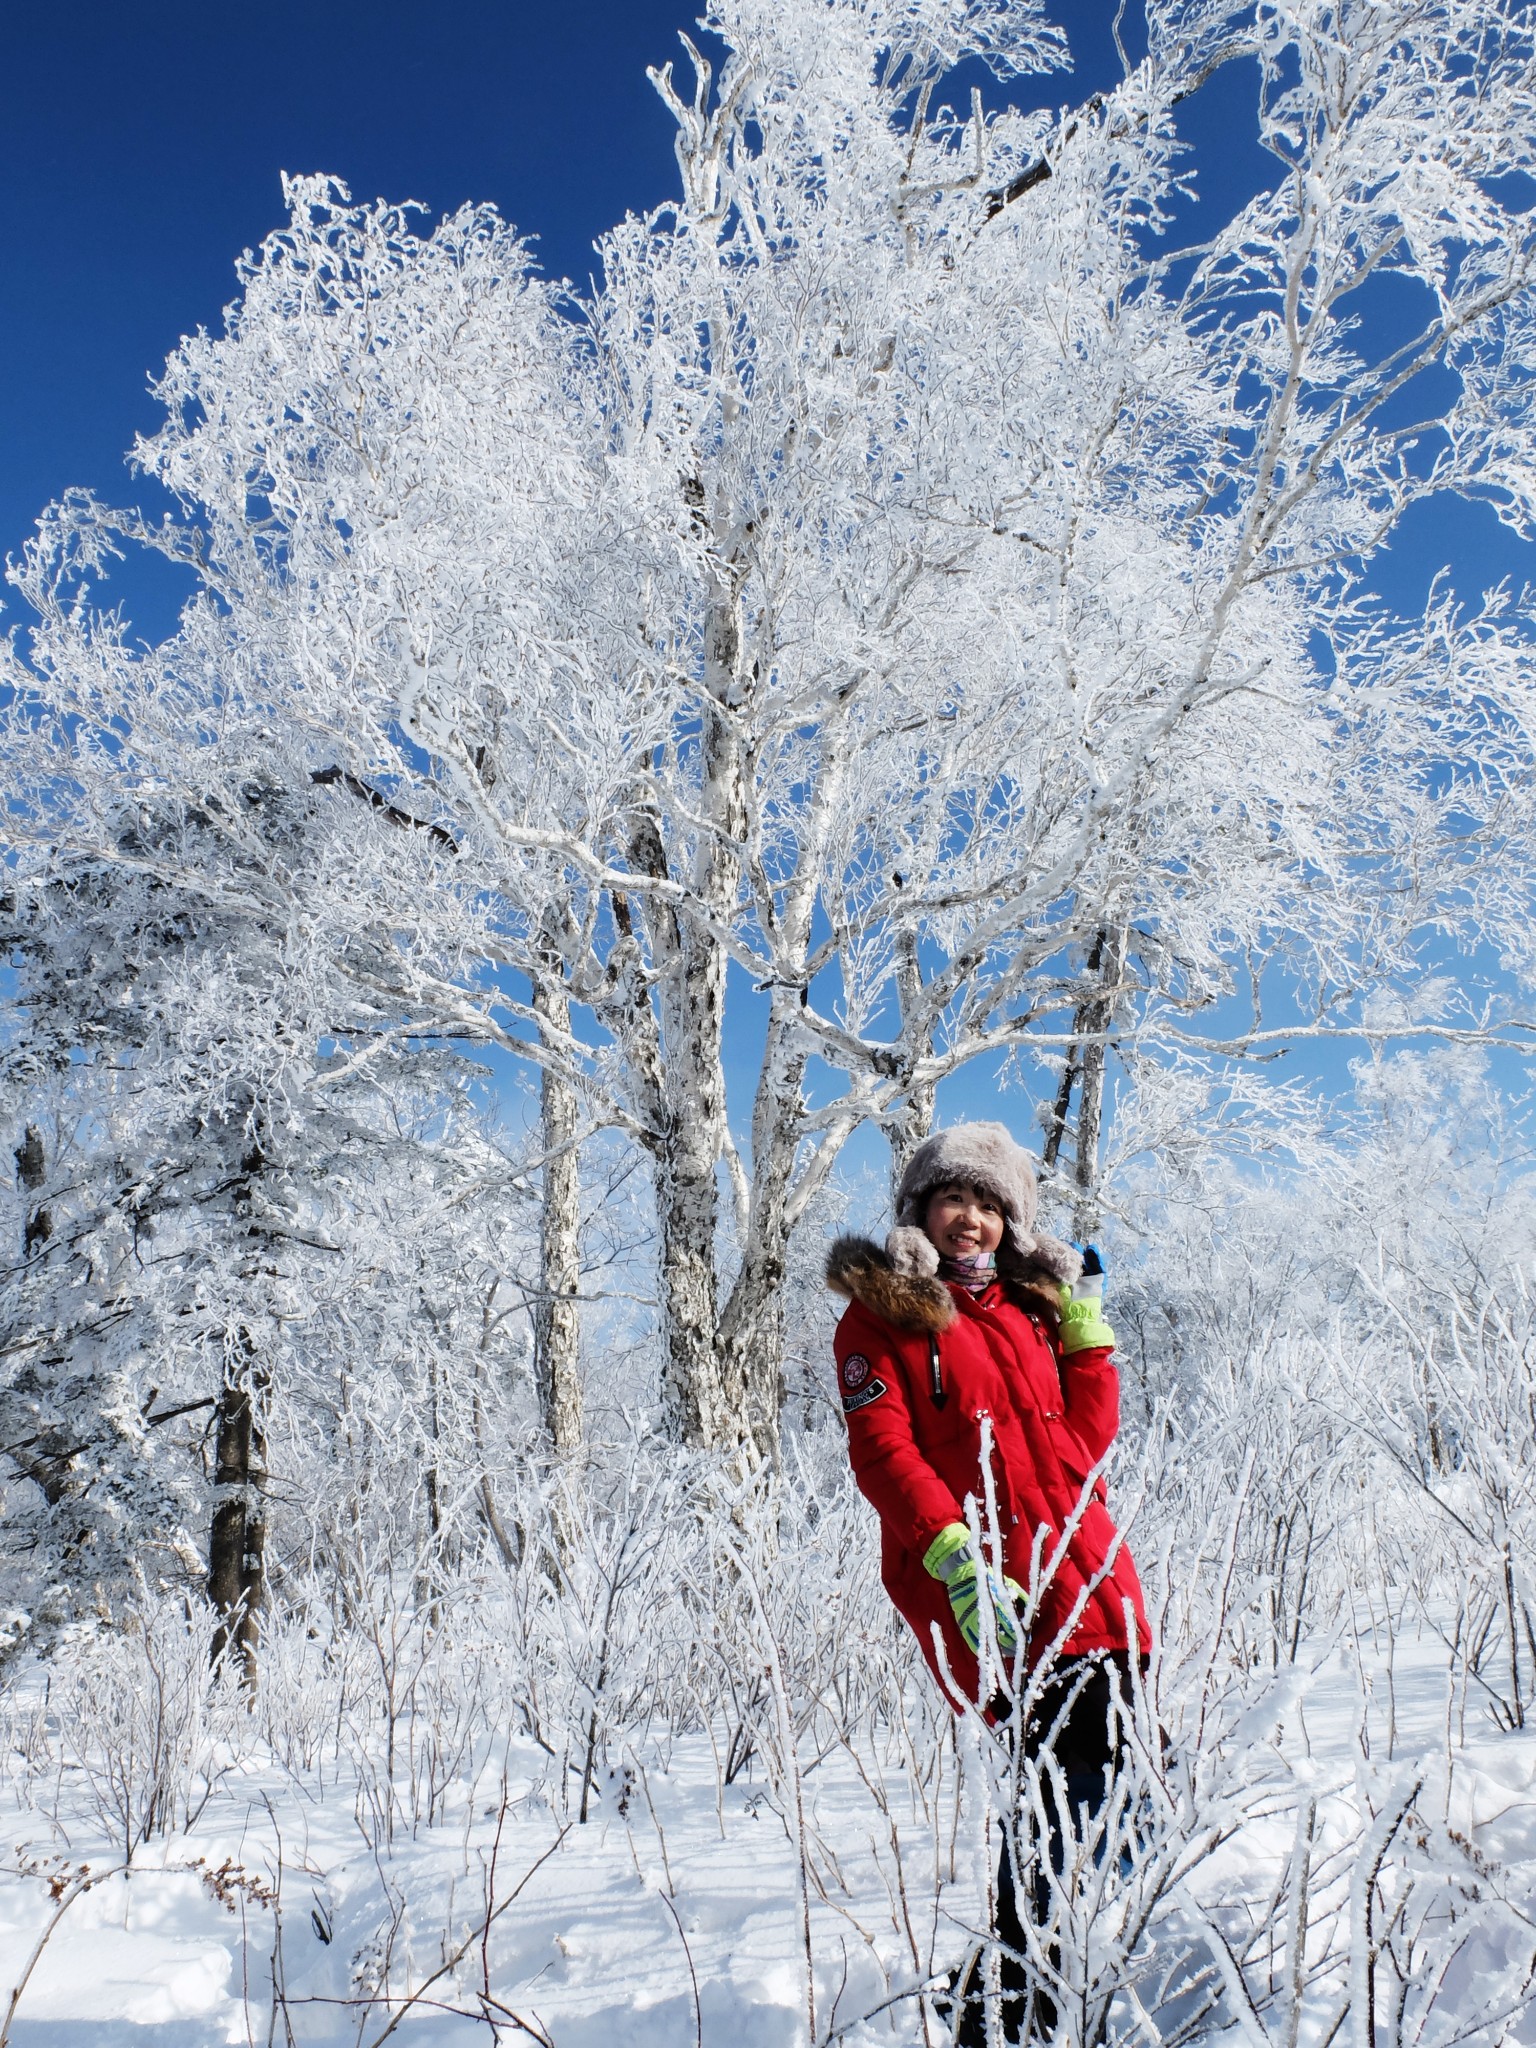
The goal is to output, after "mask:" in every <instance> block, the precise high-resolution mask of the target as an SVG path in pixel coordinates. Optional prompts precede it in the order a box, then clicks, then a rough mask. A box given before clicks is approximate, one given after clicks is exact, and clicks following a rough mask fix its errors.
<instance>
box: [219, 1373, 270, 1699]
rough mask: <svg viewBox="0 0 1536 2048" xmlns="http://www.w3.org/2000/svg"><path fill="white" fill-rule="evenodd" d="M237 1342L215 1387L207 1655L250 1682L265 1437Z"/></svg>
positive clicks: (262, 1551)
mask: <svg viewBox="0 0 1536 2048" xmlns="http://www.w3.org/2000/svg"><path fill="white" fill-rule="evenodd" d="M243 1349H244V1352H245V1365H244V1368H243V1369H241V1368H239V1367H231V1369H230V1370H228V1371H227V1372H226V1374H225V1378H224V1384H223V1387H222V1388H221V1390H220V1393H219V1405H218V1433H217V1436H216V1438H215V1441H214V1472H213V1481H214V1506H213V1527H212V1530H211V1532H210V1535H209V1541H208V1597H209V1599H210V1600H211V1601H212V1602H213V1605H214V1608H215V1610H216V1611H217V1613H218V1616H219V1623H218V1626H217V1628H216V1629H215V1630H214V1634H213V1656H214V1661H215V1662H218V1660H219V1659H221V1658H223V1657H226V1656H227V1657H230V1658H231V1659H233V1660H235V1661H237V1662H238V1664H239V1667H240V1672H241V1677H242V1679H243V1681H244V1683H245V1684H246V1685H247V1686H248V1687H251V1688H254V1686H255V1684H256V1653H257V1644H258V1641H259V1638H260V1628H261V1610H262V1606H263V1604H264V1601H265V1596H266V1546H267V1514H266V1500H265V1495H266V1485H267V1474H266V1437H265V1433H264V1431H263V1429H262V1426H261V1420H260V1416H259V1413H258V1408H257V1402H258V1399H259V1395H260V1384H259V1375H258V1374H257V1373H256V1371H255V1369H254V1361H253V1360H252V1358H251V1354H250V1345H249V1340H246V1342H245V1344H244V1346H243Z"/></svg>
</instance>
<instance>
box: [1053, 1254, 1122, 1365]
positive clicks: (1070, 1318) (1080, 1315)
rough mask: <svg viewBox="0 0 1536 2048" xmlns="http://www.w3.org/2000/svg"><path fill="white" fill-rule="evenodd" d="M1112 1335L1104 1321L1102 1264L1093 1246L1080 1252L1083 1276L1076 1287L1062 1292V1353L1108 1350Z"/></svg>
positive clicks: (1111, 1346) (1112, 1338) (1067, 1288)
mask: <svg viewBox="0 0 1536 2048" xmlns="http://www.w3.org/2000/svg"><path fill="white" fill-rule="evenodd" d="M1114 1341H1115V1333H1114V1331H1113V1330H1112V1329H1111V1328H1110V1327H1109V1325H1108V1323H1106V1322H1105V1320H1104V1264H1103V1261H1102V1260H1101V1259H1100V1257H1099V1254H1098V1249H1097V1247H1096V1246H1094V1245H1089V1246H1087V1247H1086V1249H1085V1250H1084V1253H1083V1277H1082V1279H1081V1280H1079V1281H1078V1283H1077V1285H1076V1286H1075V1287H1063V1288H1062V1290H1061V1354H1062V1357H1063V1358H1070V1357H1071V1356H1072V1354H1073V1352H1074V1351H1108V1350H1110V1349H1112V1348H1113V1346H1114Z"/></svg>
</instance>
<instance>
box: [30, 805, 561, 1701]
mask: <svg viewBox="0 0 1536 2048" xmlns="http://www.w3.org/2000/svg"><path fill="white" fill-rule="evenodd" d="M61 795H62V792H61ZM239 797H240V801H239V804H238V806H237V808H236V809H235V810H234V811H233V812H232V813H225V812H223V811H222V810H221V808H220V806H219V805H218V804H217V803H214V804H211V805H210V806H209V807H208V808H200V809H197V810H192V811H188V810H183V809H178V808H176V807H175V806H173V805H169V804H166V803H163V802H162V803H158V804H150V803H145V804H142V805H141V806H139V807H138V808H137V809H136V810H135V811H133V812H124V813H121V814H119V816H118V817H117V818H116V819H115V820H110V819H109V818H107V817H106V816H103V817H102V818H101V820H100V822H101V825H102V828H103V840H104V843H106V844H108V845H110V848H111V852H112V856H113V857H112V858H111V859H104V858H97V859H89V860H88V859H80V858H76V857H74V856H73V855H70V854H67V853H66V854H63V855H57V856H56V857H55V858H54V859H53V860H52V861H51V862H46V863H39V864H37V865H35V866H33V867H32V868H30V869H28V870H26V871H21V870H18V871H17V872H16V873H15V875H14V887H13V888H12V890H11V891H10V893H8V895H7V898H6V899H5V904H4V922H3V931H4V939H5V943H6V946H7V951H8V954H9V957H10V960H11V963H12V967H13V972H14V976H15V995H16V1002H15V1006H14V1008H13V1011H12V1016H11V1020H10V1029H9V1031H8V1033H7V1036H6V1041H5V1044H4V1046H3V1053H0V1119H3V1125H4V1127H5V1128H6V1129H7V1130H9V1131H11V1132H13V1133H14V1135H15V1144H14V1149H15V1154H16V1167H17V1172H16V1184H15V1192H14V1196H13V1198H12V1200H10V1201H8V1202H7V1203H6V1204H5V1209H6V1211H7V1212H8V1213H7V1215H6V1222H7V1224H8V1225H9V1226H10V1227H9V1228H8V1229H7V1231H6V1237H5V1253H4V1258H5V1286H4V1289H3V1296H0V1298H3V1302H4V1310H3V1317H0V1358H3V1366H0V1453H3V1457H4V1461H5V1463H4V1470H5V1472H6V1476H7V1481H8V1492H9V1494H10V1499H9V1500H8V1504H7V1505H8V1513H7V1517H6V1521H7V1538H8V1541H7V1545H6V1549H7V1552H8V1557H7V1563H8V1565H9V1567H10V1573H9V1585H10V1590H11V1593H12V1596H13V1597H21V1598H24V1599H25V1600H26V1601H27V1602H28V1603H30V1608H31V1610H32V1611H33V1612H34V1613H35V1614H37V1615H38V1616H39V1617H41V1618H42V1619H44V1620H45V1621H47V1620H56V1619H58V1618H60V1617H61V1616H62V1615H64V1614H67V1613H68V1612H69V1611H70V1608H71V1605H72V1604H73V1603H76V1602H78V1600H79V1598H80V1596H81V1593H82V1590H83V1589H86V1588H90V1587H92V1586H95V1587H96V1588H98V1589H99V1594H98V1597H100V1595H102V1594H104V1595H105V1596H107V1597H112V1596H114V1595H115V1594H116V1593H117V1592H118V1591H119V1590H120V1589H121V1588H122V1586H123V1585H124V1584H125V1583H128V1582H131V1581H132V1580H133V1579H134V1578H136V1577H147V1578H148V1580H149V1581H150V1583H151V1584H154V1583H156V1582H158V1583H160V1584H171V1585H187V1586H191V1587H195V1588H197V1589H199V1590H201V1589H203V1588H206V1591H207V1594H208V1597H209V1598H210V1600H211V1602H212V1604H213V1606H214V1607H215V1608H216V1609H217V1610H218V1613H219V1614H220V1616H221V1617H222V1620H221V1623H220V1628H219V1632H218V1638H217V1640H216V1645H215V1647H216V1648H223V1647H224V1646H225V1645H226V1643H228V1644H232V1645H236V1646H238V1648H239V1651H240V1653H241V1655H242V1657H243V1659H244V1661H245V1662H246V1664H247V1666H248V1667H249V1666H250V1665H251V1664H252V1662H253V1659H254V1654H255V1644H256V1637H257V1629H258V1623H259V1616H260V1612H261V1609H262V1607H263V1606H264V1604H265V1599H266V1581H267V1570H268V1565H267V1534H268V1526H269V1522H270V1520H271V1517H272V1514H273V1512H274V1511H275V1512H277V1513H278V1514H281V1513H282V1512H283V1510H284V1507H285V1505H287V1504H291V1503H293V1502H294V1501H296V1500H300V1499H302V1498H303V1493H304V1484H303V1482H302V1481H301V1479H300V1477H299V1474H298V1473H297V1472H296V1470H295V1458H294V1448H293V1446H294V1444H295V1442H296V1441H298V1442H302V1440H303V1433H302V1432H296V1431H295V1429H294V1421H295V1418H296V1417H298V1416H303V1417H304V1418H305V1424H306V1428H307V1430H308V1432H309V1433H310V1435H311V1436H312V1437H314V1436H318V1439H319V1441H320V1442H321V1443H322V1444H327V1445H329V1446H330V1447H331V1451H332V1453H333V1454H334V1453H335V1450H336V1445H337V1443H338V1441H339V1439H340V1438H341V1437H344V1436H345V1435H346V1430H347V1424H346V1421H345V1417H346V1412H347V1409H348V1399H347V1391H346V1390H347V1385H348V1382H349V1380H351V1379H354V1378H355V1377H356V1376H357V1374H358V1373H359V1371H361V1370H367V1371H369V1372H371V1373H372V1374H375V1375H378V1376H380V1377H388V1378H390V1379H392V1380H393V1381H394V1382H395V1383H396V1384H397V1388H398V1397H397V1399H396V1401H395V1402H394V1404H393V1409H392V1412H393V1413H394V1416H395V1428H396V1433H397V1434H399V1433H401V1432H402V1431H403V1432H404V1434H405V1435H406V1436H407V1437H408V1438H410V1439H411V1440H412V1441H411V1453H412V1455H411V1459H410V1462H411V1464H412V1468H413V1469H414V1471H415V1472H416V1474H417V1475H418V1477H419V1478H420V1479H421V1480H422V1481H423V1482H424V1487H425V1491H424V1496H423V1501H424V1508H423V1511H424V1513H425V1515H426V1516H427V1518H428V1519H429V1520H430V1519H431V1518H432V1515H433V1512H434V1509H435V1502H436V1492H435V1487H434V1481H435V1472H436V1464H435V1456H436V1454H435V1450H434V1445H435V1442H436V1427H435V1416H436V1414H437V1412H438V1410H439V1408H442V1407H446V1406H447V1405H448V1402H447V1398H446V1397H444V1399H442V1400H439V1398H438V1392H437V1380H438V1377H439V1375H438V1371H437V1367H436V1365H435V1363H434V1360H433V1357H432V1355H431V1354H432V1349H433V1345H432V1333H433V1332H434V1331H436V1330H440V1329H446V1328H448V1327H449V1326H451V1325H452V1324H454V1323H455V1322H456V1321H457V1322H459V1323H462V1322H463V1320H464V1311H463V1308H462V1300H463V1297H464V1296H465V1295H466V1293H467V1294H468V1295H469V1296H471V1297H473V1299H474V1301H475V1304H476V1320H477V1327H476V1330H475V1331H474V1333H473V1334H472V1335H469V1336H466V1337H465V1338H464V1339H463V1341H462V1342H459V1343H458V1344H457V1345H456V1346H455V1350H456V1352H457V1353H458V1354H460V1356H459V1358H458V1360H457V1361H456V1366H455V1386H454V1391H453V1398H452V1405H453V1407H454V1409H455V1412H458V1411H462V1412H463V1413H464V1414H465V1415H471V1414H472V1417H473V1422H474V1427H473V1428H472V1429H466V1430H465V1431H464V1432H463V1436H464V1439H465V1449H464V1451H463V1452H462V1453H461V1454H460V1455H459V1456H458V1457H456V1460H455V1463H456V1464H462V1463H464V1462H466V1461H467V1462H468V1463H469V1464H470V1465H471V1466H472V1465H473V1464H474V1462H475V1456H476V1449H478V1452H479V1455H480V1461H481V1462H480V1472H481V1474H482V1475H483V1474H484V1473H485V1470H486V1453H487V1445H486V1426H485V1421H484V1417H485V1413H486V1411H487V1409H488V1408H490V1409H494V1411H495V1412H496V1414H497V1415H498V1416H501V1415H502V1413H503V1411H504V1410H505V1408H506V1401H505V1398H504V1396H505V1392H506V1388H505V1380H506V1368H507V1363H508V1359H507V1353H508V1331H507V1329H506V1327H505V1326H506V1320H507V1315H508V1312H509V1304H510V1306H511V1308H513V1309H516V1310H519V1311H520V1310H521V1309H522V1308H523V1307H524V1306H525V1305H526V1294H525V1293H524V1291H523V1290H522V1289H520V1288H519V1287H518V1285H517V1281H518V1278H519V1276H520V1274H522V1275H527V1274H528V1265H527V1259H528V1253H529V1249H530V1248H529V1246H528V1244H527V1231H526V1225H525V1218H526V1215H527V1211H528V1207H529V1205H528V1202H527V1199H526V1196H524V1197H523V1198H522V1199H521V1200H520V1199H519V1197H518V1195H517V1193H516V1191H515V1186H514V1180H515V1177H516V1172H517V1165H518V1162H516V1161H514V1160H513V1159H511V1158H509V1157H508V1156H507V1154H506V1153H505V1151H503V1150H500V1149H498V1148H496V1147H494V1146H492V1145H490V1144H489V1143H488V1142H487V1141H486V1139H485V1137H484V1136H483V1134H482V1132H481V1129H480V1126H481V1124H482V1121H483V1118H482V1116H481V1114H480V1113H479V1112H478V1111H477V1110H476V1109H475V1107H474V1105H473V1103H472V1102H471V1101H470V1099H469V1097H468V1086H467V1083H468V1073H467V1069H466V1067H465V1063H464V1061H463V1060H462V1058H459V1057H456V1056H454V1055H452V1054H451V1053H447V1052H443V1051H437V1050H433V1049H430V1048H427V1049H424V1048H420V1047H412V1046H408V1045H406V1044H404V1043H402V1042H400V1041H399V1040H395V1039H391V1038H390V1036H389V1035H388V1034H385V1036H384V1038H383V1039H382V1041H381V1040H380V1038H379V1034H378V1032H377V1029H376V1024H375V1020H374V1019H372V1018H371V1017H370V1016H369V1015H368V1014H367V1013H366V1011H364V1010H362V1009H360V1008H359V1005H358V1000H357V993H356V988H355V985H354V984H352V983H350V982H338V980H337V978H336V977H335V975H334V974H333V973H331V972H330V971H328V968H327V965H326V962H325V959H324V957H323V952H320V951H317V950H316V949H315V948H314V947H313V946H312V945H311V944H310V942H309V939H308V937H307V935H306V933H305V930H304V929H303V920H302V918H301V917H300V916H298V915H297V914H290V915H289V916H288V917H286V918H279V917H278V916H277V915H275V910H276V908H277V907H278V906H281V905H283V903H284V894H283V881H284V878H285V877H287V876H293V875H298V874H303V873H304V872H305V871H306V868H307V867H308V866H309V864H310V863H315V864H317V865H318V866H319V867H321V868H322V869H323V867H324V865H325V847H324V844H323V834H316V833H315V832H314V830H313V827H314V825H315V822H316V818H317V814H318V816H319V818H320V820H321V821H322V822H323V820H324V818H325V816H326V815H327V812H326V808H325V806H324V805H323V804H321V803H320V802H319V801H318V800H317V799H316V798H315V797H314V796H313V795H312V794H311V792H309V791H308V790H305V791H302V792H300V793H299V794H298V795H297V797H289V796H287V795H285V793H283V792H281V791H279V790H277V789H275V788H273V787H272V785H271V784H270V783H265V782H259V781H252V782H248V783H247V784H246V785H245V786H244V787H243V789H242V790H241V791H240V792H239ZM178 870H179V873H178ZM286 907H287V908H288V910H289V912H290V913H296V911H297V909H298V904H297V902H296V901H294V900H292V899H290V900H289V901H288V903H287V906H286ZM311 907H313V898H311ZM316 923H317V924H321V925H323V923H324V919H323V918H319V917H317V919H316ZM343 1039H345V1040H347V1041H348V1042H349V1044H350V1045H351V1046H352V1047H355V1048H360V1049H355V1050H347V1051H343V1050H342V1049H341V1041H342V1040H343ZM361 1048H366V1050H367V1053H368V1055H369V1056H367V1057H364V1056H363V1052H362V1050H361ZM520 1209H521V1211H522V1214H521V1215H519V1213H518V1212H519V1210H520ZM498 1268H500V1270H498ZM402 1327H403V1328H404V1329H405V1330H407V1331H409V1332H411V1333H412V1334H410V1335H409V1337H408V1338H402V1335H401V1328H402ZM488 1381H489V1382H491V1383H492V1384H489V1385H488ZM385 1405H386V1406H388V1405H389V1404H385ZM274 1425H277V1426H278V1427H280V1428H281V1429H282V1431H283V1433H284V1435H285V1439H286V1442H285V1450H284V1453H283V1454H282V1455H281V1456H280V1457H279V1458H278V1459H277V1461H276V1463H275V1465H274V1461H273V1459H272V1458H271V1457H270V1456H269V1442H270V1439H271V1436H272V1432H273V1428H274ZM332 1467H333V1469H332V1472H331V1477H330V1486H331V1489H332V1490H334V1488H335V1486H336V1483H337V1472H338V1470H339V1471H341V1472H345V1471H346V1469H347V1465H346V1460H345V1459H344V1458H337V1457H335V1456H334V1455H333V1459H332ZM482 1505H483V1510H484V1513H485V1515H486V1516H487V1517H488V1518H490V1517H493V1516H494V1503H493V1501H492V1500H491V1498H490V1495H489V1493H486V1495H485V1497H484V1500H483V1503H482Z"/></svg>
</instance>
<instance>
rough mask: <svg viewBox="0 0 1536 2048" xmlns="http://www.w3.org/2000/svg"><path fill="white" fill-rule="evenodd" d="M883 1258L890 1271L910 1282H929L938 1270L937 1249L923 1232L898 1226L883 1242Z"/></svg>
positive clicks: (903, 1225)
mask: <svg viewBox="0 0 1536 2048" xmlns="http://www.w3.org/2000/svg"><path fill="white" fill-rule="evenodd" d="M885 1256H886V1257H887V1258H888V1259H889V1260H890V1262H891V1267H892V1270H893V1271H895V1272H897V1273H903V1274H905V1275H906V1276H907V1278H908V1279H910V1280H931V1279H932V1278H933V1276H934V1274H935V1273H937V1271H938V1270H939V1252H938V1247H937V1245H935V1243H934V1242H933V1239H932V1238H931V1237H929V1235H928V1233H927V1232H926V1231H924V1230H914V1229H913V1228H912V1226H911V1225H910V1224H905V1223H904V1224H898V1225H897V1227H896V1229H894V1230H893V1231H892V1232H891V1234H890V1236H889V1237H888V1238H887V1239H886V1240H885Z"/></svg>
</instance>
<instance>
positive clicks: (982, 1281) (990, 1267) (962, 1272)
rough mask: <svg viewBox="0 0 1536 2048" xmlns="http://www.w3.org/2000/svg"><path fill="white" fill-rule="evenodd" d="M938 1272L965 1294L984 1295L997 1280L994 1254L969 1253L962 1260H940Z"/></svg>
mask: <svg viewBox="0 0 1536 2048" xmlns="http://www.w3.org/2000/svg"><path fill="white" fill-rule="evenodd" d="M939 1272H940V1274H941V1275H942V1277H943V1278H944V1279H946V1280H952V1281H953V1282H954V1284H955V1285H956V1286H957V1287H963V1288H964V1289H965V1291H966V1293H967V1294H985V1293H986V1291H987V1289H988V1288H989V1287H990V1286H991V1285H992V1282H993V1281H994V1280H995V1279H996V1278H997V1255H996V1253H995V1252H971V1253H970V1254H969V1255H968V1256H967V1257H966V1258H963V1259H946V1258H940V1260H939Z"/></svg>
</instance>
